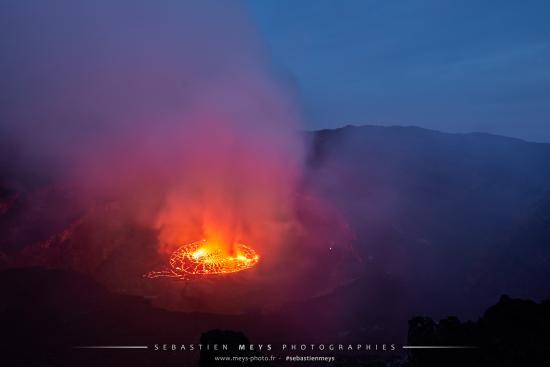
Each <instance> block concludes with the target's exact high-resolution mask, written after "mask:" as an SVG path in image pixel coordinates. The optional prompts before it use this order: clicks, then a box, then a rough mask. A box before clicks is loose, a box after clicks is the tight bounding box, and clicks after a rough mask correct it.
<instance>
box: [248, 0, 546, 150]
mask: <svg viewBox="0 0 550 367" xmlns="http://www.w3.org/2000/svg"><path fill="white" fill-rule="evenodd" d="M247 7H248V9H249V12H250V14H251V16H252V18H253V19H254V21H255V22H256V25H257V27H258V28H259V32H260V34H261V36H262V37H263V39H264V41H265V43H266V48H267V51H268V53H269V55H270V56H271V60H272V62H273V65H274V68H275V70H276V71H277V73H278V74H279V75H280V76H282V78H283V79H284V80H285V81H287V82H288V85H290V86H291V87H292V88H295V92H296V93H297V94H298V95H299V96H300V99H301V101H302V103H303V106H304V107H303V108H304V115H305V120H306V126H307V128H308V129H320V128H335V127H339V126H344V125H348V124H353V125H363V124H373V125H415V126H421V127H425V128H429V129H435V130H441V131H447V132H488V133H493V134H499V135H505V136H511V137H517V138H521V139H525V140H530V141H539V142H550V21H548V19H550V2H548V1H546V0H540V1H539V0H526V1H509V0H501V1H485V0H484V1H481V0H473V1H472V0H460V1H449V0H356V1H353V0H345V1H328V0H316V1H305V0H303V1H295V0H248V1H247Z"/></svg>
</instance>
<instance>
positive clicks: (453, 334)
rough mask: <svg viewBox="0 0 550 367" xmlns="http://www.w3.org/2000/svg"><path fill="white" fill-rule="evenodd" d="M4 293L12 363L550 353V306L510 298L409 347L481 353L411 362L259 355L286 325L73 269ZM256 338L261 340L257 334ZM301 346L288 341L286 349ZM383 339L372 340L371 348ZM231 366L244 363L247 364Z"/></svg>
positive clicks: (423, 325) (521, 358) (480, 357)
mask: <svg viewBox="0 0 550 367" xmlns="http://www.w3.org/2000/svg"><path fill="white" fill-rule="evenodd" d="M0 292H1V294H2V298H0V324H1V325H2V327H1V328H0V363H1V364H2V365H6V366H127V365H133V366H196V365H200V366H217V365H220V364H219V363H220V362H216V360H215V359H214V358H215V357H216V356H219V355H222V356H239V357H247V356H248V357H251V356H257V357H258V356H263V357H270V356H271V355H275V356H277V358H276V359H275V360H274V361H271V360H270V361H269V363H266V362H263V361H259V362H258V363H256V364H254V363H251V364H250V365H262V366H266V365H274V366H286V365H289V363H287V362H285V360H284V356H285V355H287V354H291V355H303V356H307V355H324V356H326V355H328V356H334V357H335V358H336V361H335V362H333V363H332V365H335V366H379V367H380V366H403V367H406V366H408V367H417V366H426V367H430V366H523V365H545V364H544V363H541V362H542V361H544V360H545V359H546V358H547V356H548V355H549V353H550V300H547V301H543V302H541V303H535V302H532V301H527V300H519V299H511V298H509V297H507V296H503V297H501V299H500V301H499V302H498V303H497V304H496V305H494V306H492V307H490V308H489V309H488V310H487V311H486V312H485V313H484V315H483V316H482V317H481V318H480V319H478V320H477V321H474V322H472V321H468V322H460V321H459V319H458V318H456V317H447V318H445V319H443V320H441V321H439V322H437V323H436V322H434V321H433V320H432V319H431V318H427V317H415V318H412V319H411V320H410V321H409V331H408V341H407V343H408V345H417V346H418V345H428V346H434V345H435V346H438V345H439V346H441V345H454V346H457V345H461V346H474V347H476V348H475V349H465V350H462V349H458V350H432V349H430V350H410V353H409V355H408V356H407V355H406V354H405V353H404V350H403V349H402V348H401V345H399V344H398V345H397V349H396V350H395V351H393V352H387V353H381V354H380V353H379V354H377V353H374V352H368V353H365V352H363V353H357V352H351V353H342V352H338V351H334V352H329V351H326V350H325V351H323V352H309V351H305V352H300V351H298V352H281V351H280V344H279V342H280V341H279V342H278V341H277V340H276V339H271V340H268V342H269V343H272V344H273V352H271V351H265V350H264V351H261V352H260V351H258V347H257V345H258V342H259V340H260V339H259V337H258V332H259V333H260V334H261V330H262V329H264V330H265V328H270V329H271V330H275V329H277V328H280V327H281V325H282V324H281V322H282V321H281V320H280V319H279V320H274V323H272V324H268V323H267V321H266V320H265V318H266V317H268V316H266V315H263V316H260V315H251V314H245V315H241V316H222V315H205V314H196V313H181V312H168V311H164V310H159V309H156V308H153V307H151V306H150V305H149V303H148V302H147V301H146V300H144V299H143V298H140V297H129V296H123V295H117V294H114V293H111V292H108V291H106V290H104V289H103V288H102V287H101V286H100V285H99V284H97V283H96V282H95V281H93V280H91V279H89V278H88V277H86V276H82V275H79V274H75V273H71V272H66V271H58V270H44V269H37V268H27V269H13V270H8V271H4V272H0ZM362 312H363V313H368V312H369V311H368V310H363V311H362ZM315 321H317V322H319V321H321V320H319V319H317V320H310V322H311V325H312V327H314V325H315ZM404 326H406V325H404ZM216 329H222V330H225V331H220V330H216ZM209 330H210V331H209ZM229 330H234V331H229ZM208 331H209V332H208ZM242 331H244V332H245V333H244V334H243V333H242ZM253 334H256V337H251V335H253ZM331 337H335V336H334V335H332V336H331ZM296 340H297V339H295V338H294V337H293V336H292V335H287V336H286V337H285V339H284V340H282V342H286V343H292V342H294V341H296ZM336 340H337V339H335V340H333V342H337V341H336ZM357 341H359V342H367V340H363V339H358V340H357ZM383 341H384V340H383V339H378V340H376V339H375V340H372V339H371V340H369V342H371V343H381V342H383ZM388 341H389V342H390V343H392V342H393V341H392V340H388ZM164 343H167V344H168V349H170V348H171V344H176V345H177V349H178V350H177V351H162V350H160V351H157V350H155V344H158V345H159V347H160V348H161V349H162V348H163V347H162V344H164ZM191 343H193V344H195V346H196V348H197V345H198V344H199V343H201V344H203V345H206V344H209V345H211V347H213V345H214V344H219V345H221V344H228V345H229V346H230V348H231V349H230V350H229V351H227V352H223V351H220V352H215V351H213V350H208V351H202V352H200V353H199V352H198V351H197V350H195V351H194V352H191V351H189V347H188V346H187V347H186V348H187V349H188V350H187V351H182V350H181V344H185V345H188V344H191ZM250 343H254V344H255V345H256V347H255V350H254V351H250V350H248V351H238V350H237V348H236V346H235V344H246V345H249V344H250ZM264 343H265V340H264ZM306 343H307V344H309V342H306ZM83 345H108V346H113V345H138V346H139V345H143V346H148V347H149V348H148V349H137V350H136V349H134V350H102V349H100V350H95V349H91V350H90V349H78V348H74V347H75V346H83ZM264 345H265V344H264ZM279 357H281V358H282V359H279ZM407 357H408V358H407ZM199 363H200V364H199ZM224 365H227V366H238V365H243V362H240V361H239V362H235V361H233V362H231V363H229V362H228V363H226V364H224ZM301 365H308V364H301ZM309 365H312V366H316V365H319V364H318V363H317V364H316V363H312V364H309Z"/></svg>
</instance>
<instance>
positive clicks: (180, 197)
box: [0, 0, 302, 253]
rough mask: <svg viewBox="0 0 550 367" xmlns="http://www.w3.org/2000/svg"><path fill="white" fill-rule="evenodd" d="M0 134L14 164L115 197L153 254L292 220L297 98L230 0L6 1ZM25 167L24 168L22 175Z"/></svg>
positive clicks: (84, 191)
mask: <svg viewBox="0 0 550 367" xmlns="http://www.w3.org/2000/svg"><path fill="white" fill-rule="evenodd" d="M0 14H1V15H0V18H1V19H0V24H1V25H0V27H1V32H0V33H1V34H2V36H0V42H1V43H0V52H1V53H2V55H3V56H2V59H1V61H0V62H1V74H2V79H3V81H4V82H3V84H4V87H3V88H2V90H1V93H2V95H1V100H2V109H1V112H0V121H1V124H2V126H1V130H2V135H3V136H4V137H5V138H6V140H8V139H9V141H12V142H13V141H15V142H17V146H18V147H19V150H18V152H19V155H18V157H19V158H20V159H21V160H22V161H21V162H20V163H21V164H20V165H19V166H20V167H24V168H21V170H26V171H30V172H31V173H32V174H35V175H44V174H47V175H50V176H53V178H54V181H56V182H57V183H63V184H69V185H71V186H72V187H74V188H76V190H77V191H78V193H79V194H78V197H79V199H80V200H82V203H83V204H86V205H88V204H89V202H90V201H97V200H115V201H116V202H117V203H118V204H119V205H122V207H123V208H124V209H125V210H126V211H127V213H131V217H132V218H131V219H132V220H135V221H136V222H137V223H140V224H143V225H146V226H148V227H149V228H151V229H154V230H155V231H157V233H158V238H157V240H158V251H159V252H160V253H169V252H171V251H172V250H174V248H175V247H177V246H179V245H181V244H182V243H187V242H191V241H196V240H198V239H201V238H205V237H207V238H210V239H213V240H215V241H217V242H219V243H222V244H226V245H227V246H229V247H228V248H227V250H228V251H231V248H230V246H231V244H233V243H235V242H236V241H247V242H251V243H254V244H255V246H259V247H262V246H265V248H263V249H262V248H258V250H259V251H260V252H262V251H264V250H267V248H268V246H276V244H277V243H278V241H280V239H281V236H282V235H283V233H284V231H286V230H288V228H289V226H292V222H293V218H292V216H293V215H292V211H291V196H292V193H293V187H294V185H295V184H296V181H297V179H298V177H299V174H300V169H301V157H302V144H301V140H300V138H299V136H298V130H299V127H300V122H299V116H298V113H297V110H296V108H295V105H294V102H293V101H292V100H289V98H287V97H286V96H287V95H288V93H285V91H284V88H283V86H282V85H281V84H280V83H279V82H277V81H276V80H275V79H274V78H273V77H272V74H271V72H270V70H269V63H268V62H267V60H266V57H265V51H264V50H263V49H262V46H261V43H260V42H259V40H258V38H257V36H256V31H255V29H254V27H253V25H252V24H251V22H250V20H249V19H248V18H247V14H246V11H245V9H244V7H243V6H241V4H239V3H236V2H233V1H221V2H220V1H212V2H203V1H201V2H193V3H192V2H188V1H185V2H177V1H160V2H158V1H145V0H142V1H134V0H132V1H120V0H118V1H93V2H92V1H90V2H84V3H83V2H74V1H70V0H56V1H48V2H43V1H26V2H16V1H8V2H3V4H2V6H1V10H0ZM25 173H26V174H28V172H25Z"/></svg>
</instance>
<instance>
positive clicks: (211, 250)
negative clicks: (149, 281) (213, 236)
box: [145, 240, 260, 279]
mask: <svg viewBox="0 0 550 367" xmlns="http://www.w3.org/2000/svg"><path fill="white" fill-rule="evenodd" d="M235 253H236V255H234V256H229V255H227V254H226V253H225V252H224V251H223V250H222V249H221V248H220V247H219V246H212V245H210V244H209V243H208V242H207V241H206V240H202V241H198V242H193V243H190V244H188V245H184V246H181V247H180V248H178V249H177V250H176V251H174V252H173V253H172V255H171V256H170V260H169V264H170V269H168V270H163V271H152V272H149V273H147V274H145V277H147V278H159V277H169V278H181V279H186V278H189V276H190V275H209V274H226V273H235V272H238V271H241V270H245V269H248V268H251V267H253V266H254V265H256V264H257V263H258V261H259V260H260V257H259V256H258V255H257V254H256V251H254V250H253V249H252V248H250V247H248V246H246V245H243V244H237V245H236V248H235Z"/></svg>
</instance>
